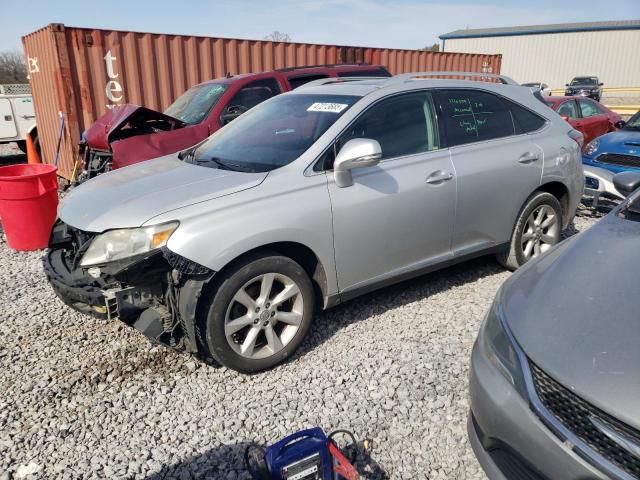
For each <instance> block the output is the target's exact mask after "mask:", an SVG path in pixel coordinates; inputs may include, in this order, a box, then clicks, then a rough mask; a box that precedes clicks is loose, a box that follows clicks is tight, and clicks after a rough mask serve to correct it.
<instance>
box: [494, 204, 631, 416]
mask: <svg viewBox="0 0 640 480" xmlns="http://www.w3.org/2000/svg"><path fill="white" fill-rule="evenodd" d="M639 247H640V222H634V221H629V220H624V219H621V218H619V217H617V216H616V215H614V214H609V215H608V216H607V217H605V218H604V219H602V220H601V221H600V222H599V223H597V224H596V225H594V226H593V227H591V229H589V230H587V231H586V232H584V233H582V234H580V235H578V236H576V237H574V238H572V239H570V240H567V241H566V242H565V243H563V244H561V245H560V246H559V247H558V248H556V249H555V250H554V251H552V252H550V253H549V254H548V255H545V256H544V257H542V258H541V259H540V261H537V262H533V263H532V264H531V265H527V266H525V267H523V269H522V271H521V272H520V273H518V272H516V274H514V275H513V276H512V279H510V280H509V281H508V282H507V283H506V284H505V287H504V289H503V291H502V304H503V309H504V313H505V317H506V320H507V323H508V325H509V326H510V328H511V330H512V332H513V334H514V337H515V338H516V340H517V341H518V343H519V344H520V346H521V347H522V349H523V350H524V351H525V353H526V354H527V356H528V357H529V358H530V359H531V360H533V362H534V363H536V364H537V365H538V366H539V367H540V368H542V369H543V370H544V371H545V372H546V373H547V374H548V375H550V376H551V377H552V378H554V379H555V380H557V381H558V382H560V383H561V384H563V385H564V386H566V387H568V388H569V389H571V390H573V391H574V392H575V393H576V394H577V395H579V396H580V397H582V398H583V399H585V400H587V401H588V402H590V403H591V404H593V405H596V406H598V407H599V408H601V409H602V410H604V411H605V412H607V413H609V414H611V415H613V416H614V417H616V418H618V419H620V420H621V421H623V422H625V423H627V424H628V425H632V426H634V427H635V428H640V400H639V399H640V309H639V308H638V305H639V298H640V297H639V294H640V286H639V285H640V284H639V283H638V273H639V272H640V255H639V254H638V253H639V251H640V248H639Z"/></svg>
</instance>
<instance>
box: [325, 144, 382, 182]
mask: <svg viewBox="0 0 640 480" xmlns="http://www.w3.org/2000/svg"><path fill="white" fill-rule="evenodd" d="M381 158H382V149H381V148H380V144H379V143H378V142H377V141H376V140H372V139H370V138H354V139H353V140H349V141H348V142H347V143H345V144H344V146H343V147H342V148H341V149H340V151H339V152H338V155H337V156H336V159H335V162H334V163H333V174H334V178H335V181H336V185H337V186H338V187H341V188H344V187H350V186H351V185H353V178H352V176H351V170H353V169H354V168H364V167H371V166H373V165H377V164H378V163H379V162H380V159H381Z"/></svg>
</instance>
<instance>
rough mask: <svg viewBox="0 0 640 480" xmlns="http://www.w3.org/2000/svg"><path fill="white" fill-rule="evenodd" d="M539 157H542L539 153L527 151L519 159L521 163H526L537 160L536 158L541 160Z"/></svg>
mask: <svg viewBox="0 0 640 480" xmlns="http://www.w3.org/2000/svg"><path fill="white" fill-rule="evenodd" d="M539 159H540V156H539V155H538V154H537V153H532V152H527V153H523V154H522V155H520V158H519V159H518V161H519V162H520V163H525V164H526V163H532V162H535V161H536V160H539Z"/></svg>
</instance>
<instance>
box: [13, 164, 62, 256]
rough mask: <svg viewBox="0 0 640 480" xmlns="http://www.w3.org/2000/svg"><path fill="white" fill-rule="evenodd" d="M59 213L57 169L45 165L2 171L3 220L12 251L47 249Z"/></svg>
mask: <svg viewBox="0 0 640 480" xmlns="http://www.w3.org/2000/svg"><path fill="white" fill-rule="evenodd" d="M57 209H58V177H57V176H56V167H54V166H53V165H46V164H27V165H10V166H8V167H0V218H1V219H2V226H3V228H4V231H5V233H6V235H7V243H8V244H9V246H10V247H11V248H13V249H15V250H38V249H40V248H45V247H46V246H47V244H48V243H49V235H50V234H51V228H52V227H53V223H54V222H55V220H56V211H57Z"/></svg>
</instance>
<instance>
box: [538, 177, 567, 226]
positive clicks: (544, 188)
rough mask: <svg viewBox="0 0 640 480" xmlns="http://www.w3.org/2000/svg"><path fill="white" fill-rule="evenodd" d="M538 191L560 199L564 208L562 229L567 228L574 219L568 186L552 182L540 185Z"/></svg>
mask: <svg viewBox="0 0 640 480" xmlns="http://www.w3.org/2000/svg"><path fill="white" fill-rule="evenodd" d="M536 191H539V192H547V193H550V194H551V195H553V196H554V197H556V198H557V199H558V201H559V202H560V207H562V228H563V229H565V228H567V227H568V226H569V222H571V218H572V215H571V213H570V205H569V201H570V194H569V189H568V188H567V186H566V185H565V184H564V183H562V182H558V181H551V182H548V183H544V184H542V185H540V186H539V187H538V188H537V189H536Z"/></svg>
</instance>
